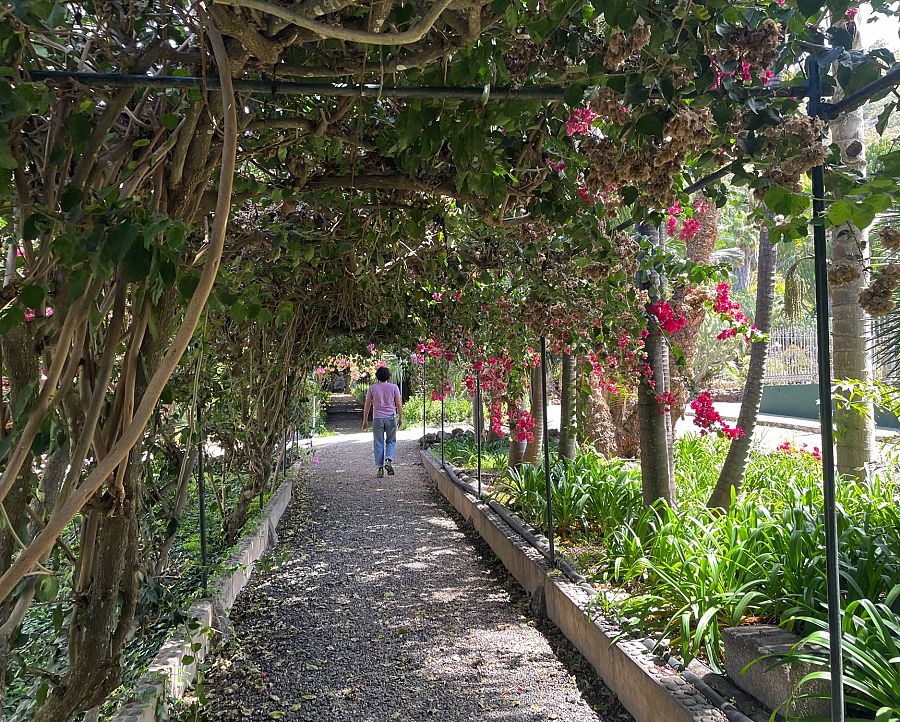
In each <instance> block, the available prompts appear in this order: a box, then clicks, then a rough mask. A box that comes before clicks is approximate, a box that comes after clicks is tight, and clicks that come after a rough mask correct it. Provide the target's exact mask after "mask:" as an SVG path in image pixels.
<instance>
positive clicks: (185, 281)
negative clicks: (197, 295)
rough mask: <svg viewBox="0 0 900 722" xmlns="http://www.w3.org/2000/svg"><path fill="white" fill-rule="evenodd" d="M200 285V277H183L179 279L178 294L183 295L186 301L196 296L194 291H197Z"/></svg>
mask: <svg viewBox="0 0 900 722" xmlns="http://www.w3.org/2000/svg"><path fill="white" fill-rule="evenodd" d="M198 283H200V278H199V277H198V276H182V277H181V278H179V279H178V292H179V293H180V294H181V297H182V298H183V299H185V300H187V299H189V298H191V297H192V296H193V295H194V291H196V290H197V284H198Z"/></svg>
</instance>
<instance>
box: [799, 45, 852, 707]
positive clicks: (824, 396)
mask: <svg viewBox="0 0 900 722" xmlns="http://www.w3.org/2000/svg"><path fill="white" fill-rule="evenodd" d="M808 67H809V73H808V75H809V109H808V112H809V115H810V116H811V117H816V116H818V115H819V114H820V112H821V98H822V81H821V77H820V75H819V62H818V60H817V59H816V58H810V60H809V66H808ZM811 175H812V198H813V201H812V202H813V248H814V253H815V278H816V332H817V336H818V346H819V348H818V356H819V416H820V421H821V427H822V486H823V492H824V509H823V513H824V522H825V578H826V584H827V589H828V636H829V651H830V657H831V660H830V661H831V720H832V722H843V721H844V665H843V658H842V649H841V647H842V639H841V587H840V584H841V582H840V568H839V564H838V530H837V510H836V503H835V478H834V438H833V428H832V405H831V403H832V402H831V349H830V348H829V340H830V337H831V333H830V329H829V320H828V257H827V242H826V238H825V168H824V166H821V165H819V166H816V167H815V168H813V169H812V173H811ZM816 221H818V223H817V222H816Z"/></svg>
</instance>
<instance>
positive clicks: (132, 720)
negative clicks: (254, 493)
mask: <svg viewBox="0 0 900 722" xmlns="http://www.w3.org/2000/svg"><path fill="white" fill-rule="evenodd" d="M294 481H295V479H293V478H289V479H287V480H286V481H284V482H282V484H281V486H279V487H278V489H277V490H276V491H275V493H274V494H272V497H271V498H270V499H269V503H268V504H266V506H265V507H264V510H263V513H262V515H261V516H259V517H257V519H256V522H255V527H254V528H253V529H250V530H248V531H246V532H245V533H244V535H243V536H242V537H241V540H240V542H239V543H238V547H237V551H235V553H234V554H233V555H232V556H231V557H230V558H229V559H228V560H227V561H225V562H224V563H223V564H222V567H221V569H222V571H221V572H220V573H219V574H218V575H217V576H215V577H214V578H213V579H212V580H211V581H210V585H209V597H205V598H203V599H198V600H197V601H196V602H194V604H193V605H191V608H190V609H189V610H188V614H187V618H188V620H189V621H188V622H187V623H186V624H185V625H184V628H183V629H180V630H176V631H174V632H173V633H172V634H171V635H170V636H169V637H168V638H167V639H166V641H165V642H163V644H162V646H161V647H160V649H159V652H158V653H157V655H156V657H155V658H154V659H153V662H152V663H151V664H150V668H149V669H148V670H147V672H146V674H144V676H143V677H142V678H141V679H140V681H139V682H138V684H137V686H136V688H135V691H134V693H133V694H132V696H131V699H130V700H129V701H127V702H125V703H124V704H123V705H122V707H121V708H120V709H119V712H118V714H117V715H116V716H115V717H114V718H113V720H112V722H157V720H165V719H168V704H169V701H170V700H171V699H180V698H181V697H182V696H184V693H185V692H186V691H187V690H188V689H189V688H190V687H191V685H192V684H193V683H194V682H195V681H196V679H197V669H198V666H199V665H200V664H202V662H203V660H204V659H205V658H206V655H207V653H208V652H209V648H210V645H211V642H212V637H213V630H215V629H218V628H221V626H222V622H223V619H224V618H226V617H227V616H228V614H229V612H230V611H231V607H232V606H233V605H234V600H235V599H236V598H237V595H238V594H239V593H240V592H241V590H242V589H243V588H244V587H245V586H246V584H247V582H248V581H249V580H250V577H251V575H252V574H253V567H254V565H255V564H256V562H257V561H259V559H260V558H261V557H262V556H263V554H265V553H266V552H267V551H268V550H269V549H270V548H271V547H273V546H274V545H275V544H277V543H278V534H277V533H276V531H275V528H276V527H277V526H278V522H279V520H280V519H281V517H282V515H283V514H284V511H285V509H287V506H288V504H289V503H290V501H291V493H292V491H293V483H294Z"/></svg>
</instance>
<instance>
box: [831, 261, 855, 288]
mask: <svg viewBox="0 0 900 722" xmlns="http://www.w3.org/2000/svg"><path fill="white" fill-rule="evenodd" d="M861 275H862V272H861V271H860V268H859V264H858V263H856V262H854V261H851V260H850V259H849V258H843V259H841V260H840V261H835V262H834V263H832V264H831V267H830V268H829V269H828V282H829V283H830V284H831V285H832V286H843V285H845V284H847V283H853V281H855V280H857V279H858V278H859V277H860V276H861Z"/></svg>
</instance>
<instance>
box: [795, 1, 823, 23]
mask: <svg viewBox="0 0 900 722" xmlns="http://www.w3.org/2000/svg"><path fill="white" fill-rule="evenodd" d="M797 7H798V8H799V9H800V12H801V13H803V15H804V16H805V17H806V18H807V19H808V18H814V17H818V16H819V13H820V12H822V3H820V2H819V0H797Z"/></svg>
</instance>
